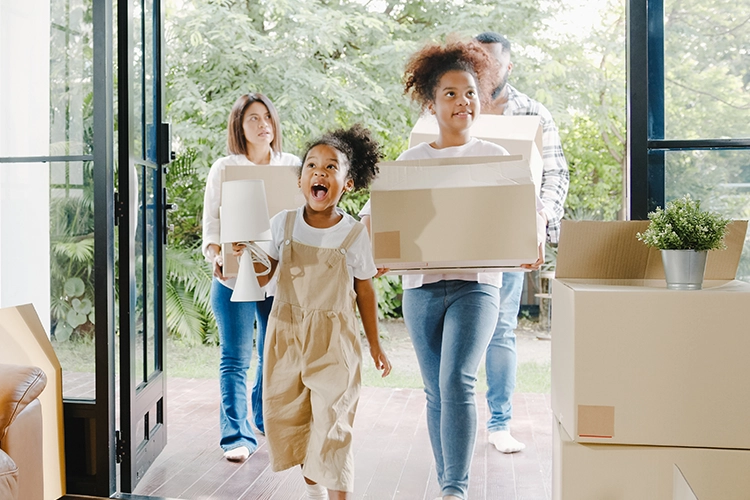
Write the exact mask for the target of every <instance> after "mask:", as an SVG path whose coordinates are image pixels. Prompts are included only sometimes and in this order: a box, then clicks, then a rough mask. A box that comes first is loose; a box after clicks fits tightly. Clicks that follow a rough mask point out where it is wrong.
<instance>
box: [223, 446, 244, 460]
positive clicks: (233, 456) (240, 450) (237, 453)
mask: <svg viewBox="0 0 750 500" xmlns="http://www.w3.org/2000/svg"><path fill="white" fill-rule="evenodd" d="M249 456H250V450H249V449H248V448H247V446H239V447H237V448H232V449H231V450H227V451H225V452H224V458H226V459H227V460H229V461H230V462H244V461H245V460H247V459H248V457H249Z"/></svg>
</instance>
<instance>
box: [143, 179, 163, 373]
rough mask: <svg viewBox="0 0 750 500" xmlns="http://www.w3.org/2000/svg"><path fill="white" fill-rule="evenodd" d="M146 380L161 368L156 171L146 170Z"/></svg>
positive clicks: (159, 241)
mask: <svg viewBox="0 0 750 500" xmlns="http://www.w3.org/2000/svg"><path fill="white" fill-rule="evenodd" d="M146 172H147V175H148V177H147V178H146V203H147V209H146V224H147V226H146V255H145V256H144V258H145V261H146V306H145V307H146V308H147V311H146V325H147V328H146V363H147V365H146V378H149V377H150V376H151V375H153V374H154V372H156V370H157V368H161V367H160V366H159V364H158V363H157V355H158V354H159V353H158V352H157V350H156V335H157V332H158V325H157V323H156V318H157V316H156V312H157V308H159V307H160V306H161V304H158V303H157V302H156V286H157V283H159V272H160V271H161V267H160V266H159V262H158V261H157V259H156V256H157V252H158V246H159V244H160V243H161V240H160V238H159V233H158V231H159V227H158V224H159V213H158V211H157V210H156V209H157V202H158V200H157V193H158V192H157V176H158V172H159V170H158V169H154V168H148V167H147V168H146Z"/></svg>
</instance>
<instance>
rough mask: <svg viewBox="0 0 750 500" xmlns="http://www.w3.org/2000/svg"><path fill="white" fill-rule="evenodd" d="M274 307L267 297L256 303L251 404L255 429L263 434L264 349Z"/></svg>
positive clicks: (271, 299)
mask: <svg viewBox="0 0 750 500" xmlns="http://www.w3.org/2000/svg"><path fill="white" fill-rule="evenodd" d="M272 306H273V297H267V298H266V300H263V301H260V302H256V303H255V326H256V331H257V335H256V337H255V347H256V348H257V351H258V368H257V370H256V371H255V383H254V384H253V392H252V394H251V396H250V402H251V404H252V407H253V421H254V422H255V428H256V429H258V430H259V431H260V432H263V433H265V432H266V428H265V426H264V425H263V348H264V346H265V344H266V329H267V328H268V316H269V315H270V314H271V307H272Z"/></svg>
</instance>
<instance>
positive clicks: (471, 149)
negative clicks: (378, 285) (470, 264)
mask: <svg viewBox="0 0 750 500" xmlns="http://www.w3.org/2000/svg"><path fill="white" fill-rule="evenodd" d="M507 154H508V151H507V150H506V149H505V148H503V147H502V146H499V145H497V144H495V143H492V142H489V141H485V140H482V139H477V138H476V137H472V138H471V139H469V142H467V143H466V144H464V145H462V146H453V147H449V148H443V149H435V148H433V147H432V146H430V145H429V144H428V143H426V142H423V143H420V144H417V145H416V146H414V147H412V148H409V149H407V150H406V151H404V152H403V153H401V155H399V157H398V159H399V160H423V159H431V158H456V157H459V156H493V155H507ZM543 211H544V206H543V205H542V203H541V201H540V200H539V199H538V197H537V212H539V213H540V214H542V213H543ZM370 214H371V211H370V201H369V200H368V201H367V203H366V204H365V206H364V207H362V210H361V211H360V212H359V216H360V217H362V216H365V215H370ZM537 226H538V227H539V226H542V227H541V229H539V230H538V231H537V233H538V234H537V241H539V242H542V241H544V239H545V238H546V233H545V231H546V230H545V228H544V227H543V226H544V224H537ZM502 276H503V273H501V272H493V273H460V274H458V273H453V274H405V275H403V277H402V280H401V281H402V286H403V288H404V289H409V288H419V287H420V286H422V285H426V284H428V283H436V282H438V281H443V280H463V281H476V282H479V283H485V284H488V285H493V286H497V287H498V288H500V287H501V286H502Z"/></svg>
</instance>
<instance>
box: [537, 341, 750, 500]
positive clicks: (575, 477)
mask: <svg viewBox="0 0 750 500" xmlns="http://www.w3.org/2000/svg"><path fill="white" fill-rule="evenodd" d="M552 342H553V343H554V342H555V340H554V339H553V341H552ZM709 425H710V424H709ZM553 426H554V430H553V444H552V499H553V500H602V499H607V500H636V499H637V500H665V499H672V500H695V499H697V500H747V499H748V498H750V496H749V493H748V492H750V474H748V473H747V471H748V470H750V451H747V450H724V449H709V448H678V447H667V446H626V445H610V444H588V443H577V442H575V441H573V440H572V439H571V438H570V436H569V435H568V434H567V433H566V432H565V429H564V428H563V427H562V426H561V425H560V423H559V422H557V421H556V422H555V423H554V424H553ZM675 468H678V471H675ZM677 474H679V476H683V475H684V478H683V477H678V476H677ZM681 482H682V484H681ZM684 483H687V484H684Z"/></svg>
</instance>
